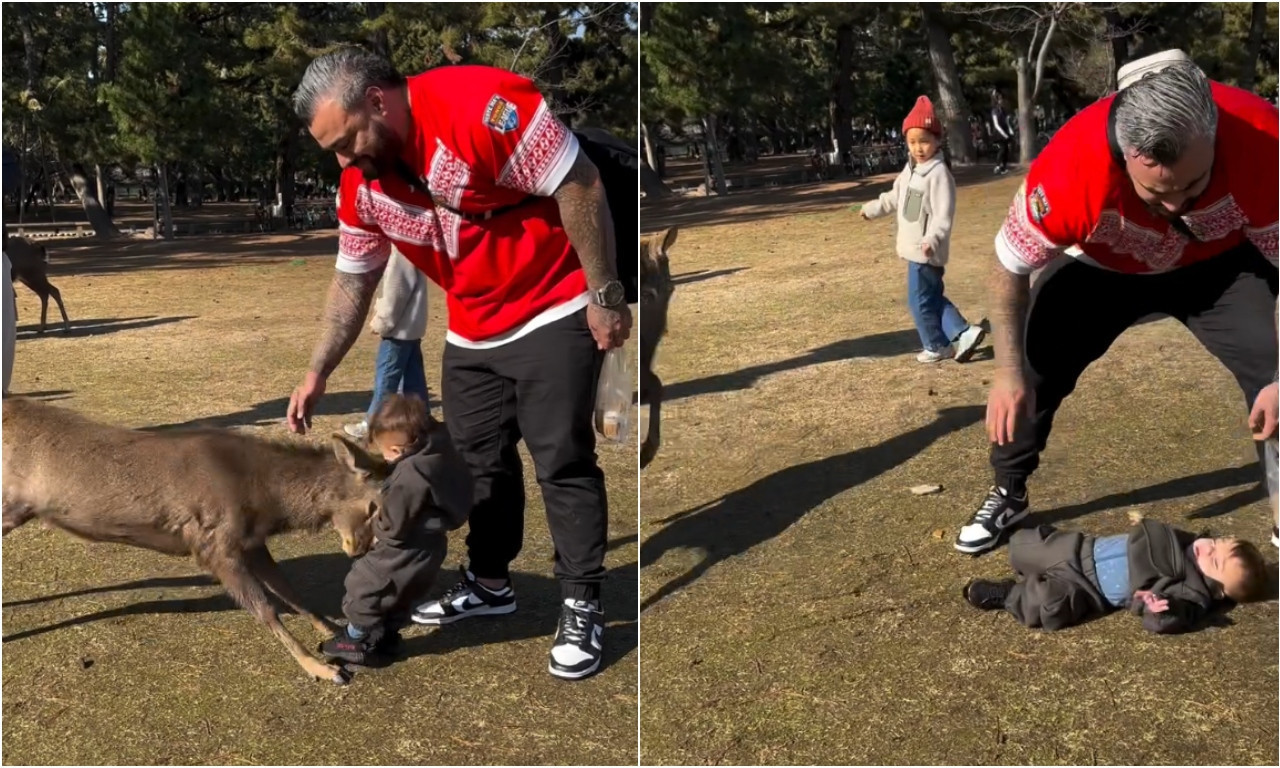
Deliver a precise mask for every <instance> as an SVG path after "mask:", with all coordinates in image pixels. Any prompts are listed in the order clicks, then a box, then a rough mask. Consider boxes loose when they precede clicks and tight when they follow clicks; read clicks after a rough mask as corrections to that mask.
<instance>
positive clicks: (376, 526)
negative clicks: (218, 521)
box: [322, 395, 473, 664]
mask: <svg viewBox="0 0 1280 768" xmlns="http://www.w3.org/2000/svg"><path fill="white" fill-rule="evenodd" d="M369 443H370V446H371V447H372V448H373V449H374V451H375V452H376V453H380V454H381V455H382V458H383V459H384V460H386V461H387V462H388V464H390V466H391V473H390V475H389V476H388V477H387V479H386V481H385V482H384V483H383V486H382V497H381V499H380V503H379V507H378V511H377V513H376V514H375V515H374V517H373V519H372V520H371V522H370V524H371V525H372V526H373V535H374V545H373V547H372V548H371V549H370V550H369V551H368V553H366V554H365V555H364V556H363V557H361V558H360V559H358V560H356V561H355V563H353V564H352V566H351V571H350V572H349V573H348V574H347V579H346V584H345V586H346V595H345V596H344V597H343V599H342V612H343V613H344V614H345V615H346V617H347V621H348V624H347V627H346V630H345V632H343V633H340V634H339V635H338V636H337V637H334V638H332V639H330V640H328V641H326V642H325V643H324V645H323V646H322V651H323V652H324V654H325V655H326V656H328V657H330V658H334V659H341V660H343V661H347V662H350V663H352V664H364V663H366V661H367V660H368V657H369V655H370V654H379V653H385V652H388V651H389V650H390V649H391V647H392V646H393V645H394V643H395V641H396V640H398V639H399V630H400V628H401V627H403V626H406V625H407V624H408V620H409V618H408V617H409V614H410V613H411V612H412V610H413V606H414V605H415V604H416V603H417V602H420V601H421V600H422V598H423V596H424V593H425V592H426V591H427V590H428V589H430V588H431V585H432V584H433V583H434V582H435V579H436V574H438V573H439V571H440V565H441V563H443V562H444V557H445V554H446V552H447V551H448V536H447V533H448V532H449V531H452V530H454V529H456V528H460V527H461V526H462V524H463V523H465V522H466V521H467V516H468V515H469V514H470V512H471V500H472V488H473V481H472V479H471V471H470V469H468V467H467V463H466V461H465V460H464V459H463V458H462V454H460V453H459V452H458V451H457V450H456V449H455V448H454V446H453V443H452V442H451V441H450V439H449V433H448V431H447V430H446V429H445V427H444V425H443V424H441V423H440V422H438V421H436V420H435V419H433V418H431V413H430V411H429V410H428V409H427V405H426V403H424V402H423V401H422V400H421V399H419V398H417V397H406V396H404V395H390V396H388V397H387V398H386V399H385V400H383V402H382V403H381V405H380V406H379V408H378V410H377V411H376V412H375V413H374V415H373V417H372V418H371V419H370V420H369Z"/></svg>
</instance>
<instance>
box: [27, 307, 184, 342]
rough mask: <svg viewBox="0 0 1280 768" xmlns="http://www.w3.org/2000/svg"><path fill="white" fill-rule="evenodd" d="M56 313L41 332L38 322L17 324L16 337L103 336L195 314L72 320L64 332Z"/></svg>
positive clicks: (171, 321)
mask: <svg viewBox="0 0 1280 768" xmlns="http://www.w3.org/2000/svg"><path fill="white" fill-rule="evenodd" d="M55 317H56V313H54V314H53V315H50V320H49V324H48V325H47V326H46V330H45V332H44V333H43V334H41V333H40V332H39V331H40V324H39V323H31V324H30V325H20V326H18V333H17V338H18V340H19V341H21V340H22V339H38V338H40V337H41V336H62V337H65V338H79V337H84V336H105V335H107V334H109V333H116V332H118V331H136V330H138V329H140V328H154V327H155V326H157V325H169V324H170V323H179V322H182V321H183V320H191V319H193V318H195V315H179V316H177V317H156V316H154V315H148V316H146V317H110V318H94V319H92V320H72V321H71V330H70V332H66V333H64V332H63V330H62V319H61V317H57V319H56V321H55V319H54V318H55Z"/></svg>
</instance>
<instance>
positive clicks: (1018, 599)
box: [964, 520, 1276, 633]
mask: <svg viewBox="0 0 1280 768" xmlns="http://www.w3.org/2000/svg"><path fill="white" fill-rule="evenodd" d="M1009 564H1010V565H1011V566H1013V570H1014V572H1015V573H1016V574H1017V576H1018V578H1017V579H1016V580H1014V579H1006V580H1003V581H985V580H975V581H971V582H970V583H969V584H968V585H966V586H965V588H964V597H965V599H966V600H968V601H969V604H970V605H973V606H974V607H975V608H980V609H982V610H988V611H989V610H997V609H1001V608H1002V609H1004V610H1006V611H1008V612H1009V613H1011V614H1013V616H1014V618H1016V619H1017V620H1018V621H1020V622H1022V623H1023V624H1025V625H1026V626H1028V627H1032V628H1036V627H1041V628H1044V629H1047V630H1055V629H1063V628H1065V627H1070V626H1074V625H1076V624H1080V623H1082V622H1085V621H1087V620H1089V619H1091V618H1094V617H1096V616H1100V615H1102V614H1105V613H1110V612H1111V611H1113V610H1115V609H1119V608H1126V609H1128V610H1129V611H1130V612H1131V613H1135V614H1138V615H1140V616H1142V626H1143V627H1145V628H1146V629H1147V630H1149V631H1151V632H1158V633H1174V632H1185V631H1188V630H1191V629H1194V628H1196V626H1198V625H1199V624H1200V622H1201V621H1202V620H1203V619H1204V618H1205V617H1206V616H1207V615H1208V614H1209V613H1210V612H1211V611H1212V610H1213V609H1214V607H1215V606H1217V605H1221V604H1223V603H1227V602H1236V603H1251V602H1258V601H1262V600H1267V599H1270V598H1273V597H1275V594H1276V566H1275V564H1274V563H1268V562H1267V561H1266V560H1264V559H1263V557H1262V554H1261V553H1260V552H1259V551H1258V548H1257V547H1255V546H1254V545H1252V544H1250V543H1249V542H1247V541H1243V540H1241V539H1229V538H1225V539H1210V538H1197V537H1196V536H1194V535H1193V534H1190V533H1187V532H1185V531H1180V530H1178V529H1176V528H1174V527H1173V526H1170V525H1166V524H1164V523H1160V522H1157V521H1155V520H1142V521H1141V522H1140V523H1139V524H1138V525H1136V526H1134V528H1133V530H1132V531H1130V532H1129V533H1122V534H1117V535H1114V536H1090V535H1088V534H1084V533H1076V532H1068V531H1058V530H1055V529H1054V528H1053V527H1052V526H1048V525H1042V526H1039V527H1038V528H1034V529H1024V530H1020V531H1016V532H1015V533H1014V534H1013V536H1012V538H1010V539H1009Z"/></svg>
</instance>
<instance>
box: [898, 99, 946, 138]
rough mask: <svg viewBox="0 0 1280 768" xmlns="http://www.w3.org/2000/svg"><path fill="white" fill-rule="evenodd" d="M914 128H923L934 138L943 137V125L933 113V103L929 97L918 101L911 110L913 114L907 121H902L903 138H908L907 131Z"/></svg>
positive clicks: (908, 116)
mask: <svg viewBox="0 0 1280 768" xmlns="http://www.w3.org/2000/svg"><path fill="white" fill-rule="evenodd" d="M912 128H923V129H925V130H926V131H928V132H929V133H932V134H933V135H934V136H937V137H939V138H941V137H942V123H940V122H939V121H938V116H937V115H935V114H934V113H933V102H932V101H929V97H928V96H921V97H920V98H918V99H916V105H915V106H914V107H912V108H911V113H910V114H909V115H907V119H906V120H903V121H902V137H903V138H906V136H907V131H909V130H911V129H912Z"/></svg>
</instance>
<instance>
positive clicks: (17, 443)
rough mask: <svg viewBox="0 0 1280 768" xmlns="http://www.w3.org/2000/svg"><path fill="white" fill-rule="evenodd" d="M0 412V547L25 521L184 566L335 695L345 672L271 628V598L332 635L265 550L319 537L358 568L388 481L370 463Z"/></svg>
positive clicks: (242, 438)
mask: <svg viewBox="0 0 1280 768" xmlns="http://www.w3.org/2000/svg"><path fill="white" fill-rule="evenodd" d="M0 408H2V415H3V420H4V430H3V434H2V435H0V442H2V444H3V448H4V453H3V458H2V460H0V462H2V464H3V471H4V475H3V478H4V480H3V493H2V501H3V515H2V518H3V532H2V533H0V535H3V536H8V535H9V534H10V533H12V532H13V531H14V530H15V529H17V528H18V527H20V526H22V525H23V524H25V523H27V522H29V521H31V520H33V519H39V520H40V521H41V522H43V523H45V524H46V525H47V526H50V527H53V528H56V529H61V530H63V531H66V532H67V533H69V534H72V535H73V536H76V537H78V538H81V539H85V540H88V541H90V542H112V543H119V544H128V545H132V546H135V547H142V548H144V549H149V550H152V551H155V552H160V553H162V554H166V555H175V556H191V557H194V559H195V562H196V563H197V564H198V565H200V566H201V567H202V568H203V569H204V570H206V571H207V572H208V573H210V574H211V575H212V576H214V577H215V578H216V579H218V581H219V582H221V584H222V586H223V587H225V588H226V590H227V592H228V594H230V596H231V598H232V599H233V600H234V601H235V602H236V603H237V604H238V605H239V606H240V607H242V608H244V609H246V610H247V611H248V612H249V613H250V614H252V615H253V616H254V618H256V619H257V620H258V621H259V622H260V623H262V624H263V625H265V626H266V627H267V629H269V630H270V631H271V633H272V634H273V635H275V637H276V639H277V640H279V641H280V643H281V644H282V645H284V647H285V649H286V650H287V651H288V652H289V654H290V655H291V656H292V657H293V658H294V660H295V661H296V662H297V663H298V665H299V666H301V667H302V669H303V671H304V672H306V673H307V674H308V675H310V676H311V677H312V678H313V679H320V680H329V681H332V682H334V683H336V684H339V685H341V684H344V683H346V682H347V673H346V670H344V669H343V668H341V667H339V666H335V665H332V664H328V663H325V662H323V661H321V660H320V659H318V658H317V657H315V656H314V655H312V654H311V653H310V652H309V651H307V650H306V649H305V648H303V646H302V644H301V643H300V642H299V641H298V640H297V638H295V637H294V636H293V635H292V634H290V632H289V631H288V629H286V628H285V626H284V625H283V624H282V623H281V622H280V616H279V613H278V612H277V609H276V607H275V604H274V603H273V602H272V600H271V595H274V596H275V597H277V598H279V599H280V601H282V602H283V603H284V604H285V605H287V606H288V607H290V608H292V609H293V611H294V612H295V613H296V614H297V615H299V616H301V617H303V618H305V619H306V620H307V621H309V622H310V623H311V625H312V626H313V627H315V629H316V630H317V631H318V632H320V633H321V634H322V635H324V636H326V637H329V636H332V635H333V634H334V633H335V632H337V631H338V628H337V625H336V623H335V622H334V621H333V620H331V619H329V618H328V617H324V616H319V615H317V614H315V613H312V612H311V611H309V610H307V609H306V608H305V607H304V606H303V604H302V601H301V599H300V598H299V597H298V595H297V594H296V593H295V592H294V590H293V588H292V587H291V586H290V585H289V583H288V581H287V580H286V579H285V577H284V575H283V573H282V572H281V571H280V569H279V566H278V565H277V564H276V561H275V560H274V559H273V558H272V557H271V553H270V551H269V550H268V549H267V540H268V539H269V538H270V537H271V536H274V535H276V534H280V533H285V532H287V531H310V532H317V531H320V530H322V529H325V528H326V527H331V528H333V529H334V530H336V531H337V532H338V535H339V537H340V538H341V540H342V550H343V551H344V552H345V553H346V554H347V555H348V556H350V557H359V556H360V555H363V554H364V553H365V552H367V551H368V549H369V547H370V546H372V543H373V533H372V526H371V522H372V520H373V518H374V516H375V515H376V514H377V513H378V509H379V503H380V501H379V500H380V496H379V493H380V487H381V483H382V481H383V480H384V479H385V477H386V476H387V474H388V468H387V466H386V464H385V463H384V462H383V461H382V459H381V457H375V456H372V455H371V454H369V453H368V452H366V451H365V450H364V449H363V448H361V447H360V446H358V445H357V444H355V443H353V442H351V441H349V440H347V439H346V438H345V437H343V436H342V435H340V434H335V435H333V437H332V439H331V441H330V445H329V446H327V447H324V446H316V445H311V444H305V443H304V444H299V443H278V442H272V441H269V440H264V439H262V438H259V437H254V436H250V435H245V434H240V433H237V432H231V431H228V430H219V429H204V428H192V429H174V430H169V431H164V432H144V431H139V430H132V429H125V428H122V427H117V426H112V425H108V424H102V423H99V422H96V421H92V420H90V419H89V418H87V417H85V416H82V415H80V414H78V413H76V412H74V411H71V410H68V409H65V408H58V407H56V406H52V405H48V404H46V403H42V402H38V401H34V400H28V399H25V398H9V399H6V400H4V401H3V406H0Z"/></svg>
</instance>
